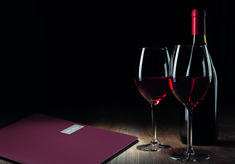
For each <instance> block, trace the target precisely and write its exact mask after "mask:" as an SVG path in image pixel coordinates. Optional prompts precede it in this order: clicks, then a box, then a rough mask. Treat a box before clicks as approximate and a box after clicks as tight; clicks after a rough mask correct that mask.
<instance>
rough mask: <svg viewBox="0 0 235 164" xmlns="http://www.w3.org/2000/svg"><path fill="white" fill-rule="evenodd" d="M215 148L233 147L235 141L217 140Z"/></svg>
mask: <svg viewBox="0 0 235 164" xmlns="http://www.w3.org/2000/svg"><path fill="white" fill-rule="evenodd" d="M215 146H222V147H235V140H218V141H217V143H216V145H215Z"/></svg>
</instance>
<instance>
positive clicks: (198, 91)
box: [169, 76, 210, 109]
mask: <svg viewBox="0 0 235 164" xmlns="http://www.w3.org/2000/svg"><path fill="white" fill-rule="evenodd" d="M209 84H210V81H209V77H205V76H202V77H177V78H175V79H173V78H169V85H170V87H171V90H172V92H173V93H174V95H175V96H176V98H177V99H178V100H179V101H180V102H181V103H182V104H184V106H185V107H187V108H188V109H193V108H194V107H195V106H196V105H197V104H198V103H199V102H200V101H201V100H203V98H204V97H205V95H206V93H207V91H208V89H209Z"/></svg>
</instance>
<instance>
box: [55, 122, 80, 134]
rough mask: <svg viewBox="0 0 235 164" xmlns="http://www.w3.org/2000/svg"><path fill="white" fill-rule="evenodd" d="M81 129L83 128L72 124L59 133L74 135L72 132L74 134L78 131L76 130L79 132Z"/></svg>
mask: <svg viewBox="0 0 235 164" xmlns="http://www.w3.org/2000/svg"><path fill="white" fill-rule="evenodd" d="M82 128H84V126H82V125H77V124H74V125H72V126H70V127H68V128H66V129H64V130H62V131H60V132H61V133H64V134H72V133H74V132H76V131H78V130H80V129H82Z"/></svg>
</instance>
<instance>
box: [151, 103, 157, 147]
mask: <svg viewBox="0 0 235 164" xmlns="http://www.w3.org/2000/svg"><path fill="white" fill-rule="evenodd" d="M156 107H157V105H154V104H151V116H152V130H153V138H152V144H157V145H158V144H159V142H158V140H157V119H156V117H157V109H156Z"/></svg>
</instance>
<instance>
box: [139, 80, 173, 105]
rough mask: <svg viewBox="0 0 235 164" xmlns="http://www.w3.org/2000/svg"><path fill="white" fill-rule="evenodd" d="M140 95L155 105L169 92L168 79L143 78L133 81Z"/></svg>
mask: <svg viewBox="0 0 235 164" xmlns="http://www.w3.org/2000/svg"><path fill="white" fill-rule="evenodd" d="M135 84H136V86H137V89H138V91H139V92H140V94H141V95H142V96H143V97H144V98H145V99H146V100H147V101H148V102H149V103H150V104H155V105H157V104H158V103H159V102H160V101H161V100H162V99H163V98H164V97H166V95H167V93H168V92H169V91H170V87H169V84H168V77H144V78H142V79H141V81H140V80H139V79H138V78H137V79H135Z"/></svg>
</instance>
